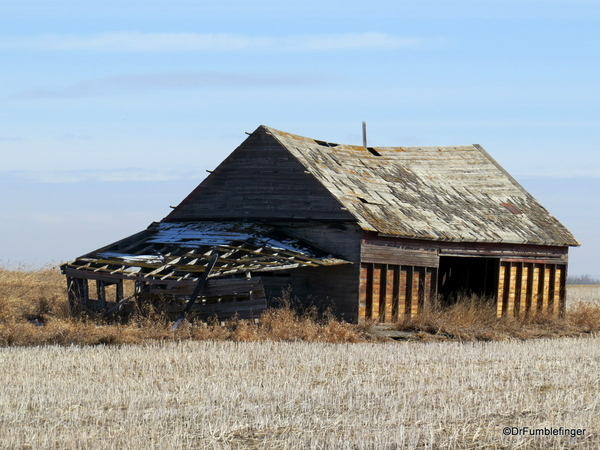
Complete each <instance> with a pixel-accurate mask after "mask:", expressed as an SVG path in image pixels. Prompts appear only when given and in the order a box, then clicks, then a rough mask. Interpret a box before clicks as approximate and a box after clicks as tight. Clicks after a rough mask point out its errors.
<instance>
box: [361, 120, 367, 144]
mask: <svg viewBox="0 0 600 450" xmlns="http://www.w3.org/2000/svg"><path fill="white" fill-rule="evenodd" d="M362 132H363V147H364V148H367V122H365V121H364V120H363V123H362Z"/></svg>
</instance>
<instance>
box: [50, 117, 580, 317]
mask: <svg viewBox="0 0 600 450" xmlns="http://www.w3.org/2000/svg"><path fill="white" fill-rule="evenodd" d="M578 245H579V243H578V242H577V240H576V239H575V238H574V237H573V235H572V234H571V233H570V232H569V231H568V230H567V229H566V228H565V227H564V226H563V225H562V224H561V223H560V222H559V221H558V220H557V219H556V218H554V217H553V216H552V215H551V214H550V213H549V212H548V211H547V210H546V209H544V208H543V207H542V206H541V205H540V204H539V203H538V202H537V201H536V200H535V198H533V196H531V195H530V194H529V193H528V192H527V191H526V190H525V189H524V188H523V187H522V186H521V185H519V183H518V182H517V181H516V180H515V179H514V178H513V177H511V176H510V175H509V174H508V173H507V172H506V171H505V170H504V169H503V168H502V167H501V166H500V165H499V164H498V163H497V162H496V161H495V160H494V159H493V158H492V157H491V156H490V155H489V154H488V153H487V152H486V151H485V150H484V149H483V148H482V147H481V146H479V145H476V144H475V145H466V146H449V147H376V148H373V147H366V146H358V145H344V144H337V143H333V142H326V141H321V140H316V139H311V138H307V137H302V136H297V135H293V134H290V133H286V132H282V131H278V130H275V129H273V128H270V127H267V126H260V127H258V128H257V129H256V130H255V131H254V132H253V133H251V134H250V135H249V136H248V137H247V139H246V140H245V141H244V142H243V143H242V144H241V145H240V146H239V147H238V148H237V149H235V150H234V151H233V153H231V154H230V155H229V156H228V157H227V158H226V159H225V160H224V161H223V162H222V163H221V164H220V165H219V166H218V167H217V168H216V169H215V170H214V171H212V172H211V173H210V174H209V176H208V177H206V179H205V180H204V181H202V182H201V183H200V184H199V185H198V187H197V188H196V189H194V190H193V191H192V192H191V193H190V194H189V195H188V196H187V197H186V198H185V199H184V200H183V201H182V202H181V203H180V204H179V205H178V206H177V207H175V208H174V209H173V210H172V211H171V212H170V214H168V215H167V216H166V217H165V218H164V219H162V220H161V221H160V222H155V223H152V224H151V225H150V226H149V227H148V228H147V229H146V230H143V231H141V232H140V233H137V234H135V235H133V236H129V237H127V238H125V239H123V240H121V241H118V242H116V243H113V244H110V245H108V246H106V247H103V248H101V249H98V250H95V251H93V252H90V253H88V254H86V255H83V256H81V257H79V258H77V259H75V260H74V261H71V262H69V263H67V264H64V265H63V266H62V271H63V273H64V274H65V275H66V277H67V285H68V289H69V298H70V301H71V303H72V305H78V306H81V307H84V308H88V309H92V310H96V311H114V310H115V309H117V308H119V307H122V305H124V304H125V303H127V302H129V301H130V300H135V301H137V302H142V301H144V299H150V300H152V299H156V298H160V299H162V301H163V302H165V303H166V305H167V307H168V308H171V309H169V311H170V312H171V313H173V314H178V313H179V312H181V311H182V310H183V308H184V305H186V306H187V307H188V309H187V310H188V311H193V312H194V313H195V314H196V315H197V316H198V317H201V318H202V317H209V316H211V315H217V316H218V317H231V316H232V315H238V316H239V317H256V316H257V315H259V314H260V313H261V311H262V310H264V308H265V307H266V306H267V304H268V302H269V300H270V299H272V298H274V297H276V296H278V295H280V293H281V289H285V288H287V287H291V289H292V293H293V294H294V295H295V296H297V297H298V298H300V299H309V300H310V301H311V302H313V303H315V302H316V303H322V304H325V303H327V304H331V305H334V309H335V312H336V314H337V315H339V316H340V317H342V318H344V319H345V320H349V321H353V322H363V321H366V320H374V321H378V322H382V323H390V322H396V321H399V320H402V319H404V318H405V317H410V316H414V315H416V314H418V313H419V311H421V310H422V309H423V308H424V307H425V306H426V305H427V304H428V303H429V302H431V301H432V300H433V299H434V298H436V299H441V301H446V302H451V301H452V299H453V298H455V297H456V296H457V295H458V294H460V293H467V294H478V295H481V296H482V297H486V298H488V299H490V300H491V301H494V302H495V304H496V307H497V315H498V316H522V315H527V314H532V313H534V312H547V313H552V314H559V313H560V312H561V311H564V308H565V282H566V275H567V264H568V250H569V247H570V246H578ZM127 281H130V282H132V283H134V284H135V289H134V293H133V294H132V295H130V296H128V297H124V294H123V283H124V282H127ZM90 283H95V288H96V289H95V290H94V289H92V288H91V285H90ZM200 285H202V286H201V287H200Z"/></svg>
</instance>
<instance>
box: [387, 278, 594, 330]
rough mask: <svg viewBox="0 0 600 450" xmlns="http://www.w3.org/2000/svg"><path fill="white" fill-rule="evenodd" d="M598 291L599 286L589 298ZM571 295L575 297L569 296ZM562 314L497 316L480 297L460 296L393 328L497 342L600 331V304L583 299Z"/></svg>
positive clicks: (574, 302) (493, 309) (494, 309)
mask: <svg viewBox="0 0 600 450" xmlns="http://www.w3.org/2000/svg"><path fill="white" fill-rule="evenodd" d="M598 294H600V287H598V288H596V291H595V292H594V291H590V297H589V298H593V296H595V295H598ZM571 297H574V296H573V295H571ZM574 300H575V299H574V298H572V300H571V301H572V303H573V304H572V305H570V306H569V308H568V310H567V312H566V313H565V314H564V315H563V316H561V317H555V316H552V315H549V314H535V315H530V316H526V317H521V318H514V317H505V318H501V319H498V318H497V317H496V306H495V305H494V304H493V302H489V301H488V302H486V301H484V300H482V299H481V298H479V297H462V298H459V299H458V301H457V302H456V303H455V304H453V305H451V306H447V307H440V306H434V307H431V308H429V309H428V310H426V311H425V312H423V313H422V314H420V315H418V316H416V317H413V318H411V319H407V320H405V321H404V322H402V323H399V324H398V325H397V326H396V328H397V329H399V330H403V331H414V332H416V333H418V336H419V337H420V338H421V339H426V340H427V339H429V340H430V339H444V338H447V339H458V340H463V341H498V340H505V339H535V338H554V337H574V336H581V335H585V334H592V333H597V332H600V303H594V302H590V301H589V300H588V299H587V298H582V299H580V301H578V302H576V301H574Z"/></svg>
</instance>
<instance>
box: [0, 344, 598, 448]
mask: <svg viewBox="0 0 600 450" xmlns="http://www.w3.org/2000/svg"><path fill="white" fill-rule="evenodd" d="M599 344H600V339H598V338H584V339H577V338H575V339H573V338H568V339H554V340H545V339H541V340H534V341H521V342H516V341H511V342H490V343H467V344H464V343H458V342H444V343H420V342H402V343H396V342H394V343H385V344H368V343H367V344H326V343H302V342H295V343H290V342H287V343H286V342H246V343H234V342H214V341H204V342H191V341H186V342H180V343H168V344H155V345H147V346H127V345H124V346H87V347H80V346H72V347H70V346H66V347H65V346H62V347H61V346H50V347H6V348H2V349H1V350H0V361H1V363H0V371H1V375H0V377H1V379H2V380H3V388H2V390H1V391H0V447H2V448H19V449H24V448H31V449H72V448H78V449H108V448H118V449H181V448H190V449H191V448H193V449H205V448H206V449H270V448H272V449H280V448H287V449H305V448H314V449H322V448H335V449H363V448H364V449H392V448H394V449H395V448H557V449H558V448H598V447H599V446H600V438H599V435H598V431H599V430H600V402H599V400H598V385H599V383H600V375H599V373H600V371H599V364H598V362H599V361H600V346H599ZM505 427H510V428H511V430H512V431H514V430H513V429H512V427H517V428H522V427H528V428H529V429H530V430H534V429H541V430H542V432H543V430H544V429H548V430H552V429H554V430H557V432H561V433H563V434H564V433H573V434H574V436H572V435H570V434H567V435H555V436H552V435H550V436H534V435H530V434H528V433H527V432H526V433H525V434H522V435H509V436H504V435H503V429H504V428H505ZM560 427H562V430H563V431H560V430H561V428H560ZM567 430H568V431H567ZM577 430H579V431H577ZM512 431H511V432H512ZM577 433H580V434H579V435H577Z"/></svg>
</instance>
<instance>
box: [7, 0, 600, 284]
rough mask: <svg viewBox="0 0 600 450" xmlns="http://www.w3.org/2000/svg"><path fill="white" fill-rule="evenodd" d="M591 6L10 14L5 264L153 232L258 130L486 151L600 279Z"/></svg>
mask: <svg viewBox="0 0 600 450" xmlns="http://www.w3.org/2000/svg"><path fill="white" fill-rule="evenodd" d="M599 21H600V1H591V0H590V1H583V0H569V1H553V0H544V1H542V0H519V1H512V0H463V1H456V0H437V1H430V0H420V1H410V2H406V1H398V0H396V1H393V2H392V1H371V2H358V1H348V0H346V1H327V0H321V1H314V0H303V1H294V0H291V1H285V2H283V1H270V0H263V1H245V2H241V1H220V2H205V1H198V0H195V1H188V0H172V1H168V2H167V1H156V0H154V1H153V0H145V1H143V2H142V1H138V0H125V1H124V0H122V1H119V2H116V1H111V0H107V1H89V0H78V1H75V0H44V1H42V0H18V1H17V0H0V153H1V155H2V160H1V161H2V162H1V163H0V193H1V196H0V210H1V211H2V212H3V218H4V220H2V221H1V222H0V236H2V237H1V238H0V251H1V253H0V261H2V262H3V263H4V264H10V265H15V264H21V263H23V264H33V265H41V264H44V263H46V262H55V263H58V262H61V261H64V260H67V259H72V258H74V257H76V256H79V255H81V254H83V253H86V252H87V251H91V250H94V249H96V248H98V247H100V246H103V245H105V244H108V243H110V242H113V241H115V240H117V239H120V238H122V237H125V236H127V235H129V234H132V233H134V232H136V231H139V230H141V229H143V228H145V227H146V226H147V225H148V224H149V223H150V222H151V221H153V220H160V219H161V218H162V217H164V216H165V215H166V214H167V213H168V211H169V206H170V205H176V204H178V203H179V202H180V201H181V200H182V199H183V197H184V196H185V195H186V194H187V193H188V192H189V191H190V190H191V189H192V188H193V187H195V186H196V185H197V184H198V183H199V182H200V181H201V180H202V179H203V178H204V177H205V175H206V170H207V169H208V170H209V169H213V168H214V167H215V166H216V165H217V164H218V163H219V162H220V161H222V160H223V159H224V158H225V157H226V156H227V154H228V153H230V152H231V151H232V150H233V149H234V148H235V147H236V146H237V145H238V144H239V143H240V142H242V140H243V139H244V138H245V134H244V132H246V131H253V130H254V129H255V128H256V127H257V126H258V125H260V124H265V125H269V126H272V127H274V128H278V129H281V130H285V131H289V132H292V133H295V134H300V135H305V136H310V137H314V138H317V139H324V140H328V141H334V142H343V143H356V144H359V143H360V142H361V134H360V133H361V128H360V125H361V121H363V120H365V121H367V123H368V134H369V144H370V145H373V146H378V145H391V146H393V145H406V146H412V145H455V144H456V145H459V144H472V143H478V144H481V145H482V146H483V147H484V148H485V149H486V150H487V151H488V152H489V153H491V154H492V156H494V158H495V159H497V160H498V161H499V162H500V163H501V164H502V165H503V166H504V167H505V168H506V169H507V170H508V171H509V172H510V173H511V174H512V175H513V176H514V177H515V178H517V180H518V181H519V182H521V184H523V185H524V186H525V187H526V188H527V189H528V190H530V192H531V193H532V194H533V195H534V196H536V198H538V200H540V202H541V203H542V204H543V205H544V206H546V208H547V209H549V210H550V212H551V213H552V214H554V215H555V216H556V217H558V218H559V219H560V220H561V221H562V222H563V223H564V224H565V225H566V226H567V227H568V228H570V229H571V230H572V231H573V232H574V233H575V235H576V237H577V238H578V239H579V240H580V241H581V242H582V244H583V245H582V247H581V248H576V249H573V250H572V254H571V255H572V256H571V268H570V273H571V274H590V275H593V276H597V277H600V261H599V258H598V256H597V255H598V254H600V238H599V237H598V230H599V229H600V201H599V200H598V198H599V196H598V194H597V193H598V192H600V126H599V125H600V112H599V109H598V105H599V104H600V86H599V84H598V80H599V79H600V63H599V57H598V55H599V54H600V52H599V50H600V31H599V30H600V26H599V24H600V22H599Z"/></svg>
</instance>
